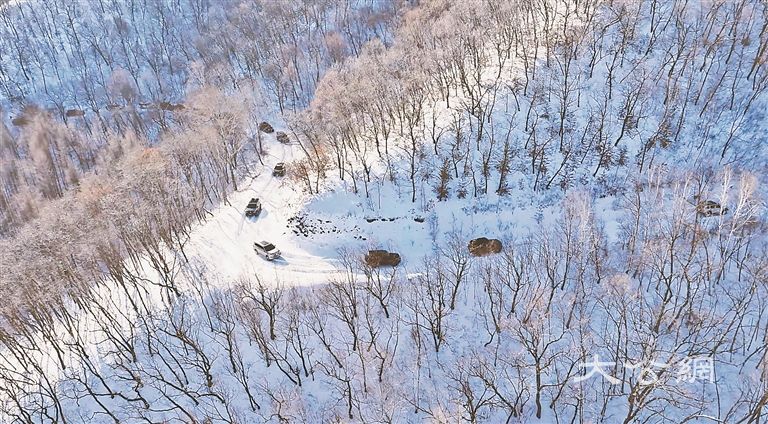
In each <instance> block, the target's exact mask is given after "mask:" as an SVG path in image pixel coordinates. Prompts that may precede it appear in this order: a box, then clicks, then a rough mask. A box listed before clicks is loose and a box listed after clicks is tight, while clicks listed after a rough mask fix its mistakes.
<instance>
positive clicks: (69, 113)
mask: <svg viewBox="0 0 768 424" xmlns="http://www.w3.org/2000/svg"><path fill="white" fill-rule="evenodd" d="M65 114H66V115H67V118H74V117H77V116H85V112H84V111H82V110H80V109H69V110H67V111H66V112H65Z"/></svg>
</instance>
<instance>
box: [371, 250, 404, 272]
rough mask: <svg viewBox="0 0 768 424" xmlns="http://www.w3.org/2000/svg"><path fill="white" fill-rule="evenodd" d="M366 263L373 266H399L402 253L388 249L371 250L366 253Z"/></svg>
mask: <svg viewBox="0 0 768 424" xmlns="http://www.w3.org/2000/svg"><path fill="white" fill-rule="evenodd" d="M365 263H366V264H367V265H368V266H370V267H372V268H378V267H381V266H397V265H399V264H400V255H399V254H397V253H394V252H387V251H386V250H370V251H368V254H367V255H365Z"/></svg>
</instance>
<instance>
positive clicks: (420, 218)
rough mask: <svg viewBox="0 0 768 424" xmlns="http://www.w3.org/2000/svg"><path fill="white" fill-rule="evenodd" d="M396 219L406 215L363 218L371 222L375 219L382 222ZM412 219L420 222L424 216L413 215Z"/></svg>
mask: <svg viewBox="0 0 768 424" xmlns="http://www.w3.org/2000/svg"><path fill="white" fill-rule="evenodd" d="M398 219H406V217H404V216H396V217H394V218H384V217H381V216H371V217H366V218H365V220H366V221H367V222H369V223H371V222H376V221H382V222H387V221H389V222H394V221H396V220H398ZM413 220H414V221H416V222H418V223H422V222H424V217H422V216H415V217H414V218H413Z"/></svg>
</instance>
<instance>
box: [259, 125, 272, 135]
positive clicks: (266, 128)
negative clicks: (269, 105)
mask: <svg viewBox="0 0 768 424" xmlns="http://www.w3.org/2000/svg"><path fill="white" fill-rule="evenodd" d="M259 131H261V132H263V133H267V134H272V133H273V132H275V129H274V128H272V125H269V122H262V123H260V124H259Z"/></svg>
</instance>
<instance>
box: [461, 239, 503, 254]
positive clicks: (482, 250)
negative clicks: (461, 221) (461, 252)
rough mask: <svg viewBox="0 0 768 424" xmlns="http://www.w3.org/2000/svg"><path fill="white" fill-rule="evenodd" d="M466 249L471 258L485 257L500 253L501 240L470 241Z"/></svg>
mask: <svg viewBox="0 0 768 424" xmlns="http://www.w3.org/2000/svg"><path fill="white" fill-rule="evenodd" d="M467 247H468V248H469V253H470V254H471V255H472V256H487V255H491V254H494V253H499V252H501V248H502V245H501V240H497V239H487V238H485V237H480V238H476V239H474V240H470V242H469V246H467Z"/></svg>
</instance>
